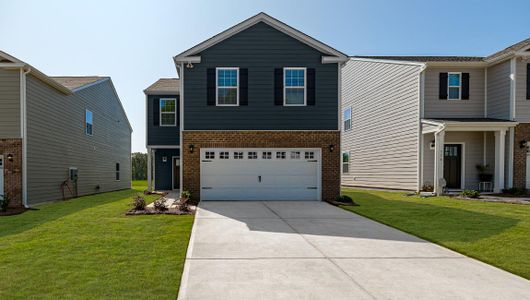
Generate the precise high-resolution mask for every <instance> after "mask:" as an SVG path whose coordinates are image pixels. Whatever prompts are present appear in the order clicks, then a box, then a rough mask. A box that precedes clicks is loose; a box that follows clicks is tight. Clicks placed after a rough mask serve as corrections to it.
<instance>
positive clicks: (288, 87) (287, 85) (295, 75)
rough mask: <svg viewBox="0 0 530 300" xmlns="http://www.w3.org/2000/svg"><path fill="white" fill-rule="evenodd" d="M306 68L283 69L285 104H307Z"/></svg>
mask: <svg viewBox="0 0 530 300" xmlns="http://www.w3.org/2000/svg"><path fill="white" fill-rule="evenodd" d="M305 73H306V69H305V68H285V69H283V78H284V85H283V99H284V103H283V104H284V105H287V106H288V105H292V106H303V105H306V89H305V81H306V80H305Z"/></svg>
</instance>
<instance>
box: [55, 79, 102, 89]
mask: <svg viewBox="0 0 530 300" xmlns="http://www.w3.org/2000/svg"><path fill="white" fill-rule="evenodd" d="M51 78H52V79H53V80H55V81H57V82H59V83H60V84H62V85H63V86H65V87H67V88H68V89H70V90H72V91H74V90H77V89H79V88H81V87H83V86H86V85H90V84H93V83H96V82H98V81H100V80H106V79H109V78H110V77H105V76H51Z"/></svg>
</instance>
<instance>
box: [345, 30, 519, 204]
mask: <svg viewBox="0 0 530 300" xmlns="http://www.w3.org/2000/svg"><path fill="white" fill-rule="evenodd" d="M529 58H530V39H527V40H524V41H522V42H520V43H517V44H515V45H512V46H510V47H508V48H506V49H505V50H502V51H500V52H497V53H494V54H492V55H490V56H487V57H460V56H450V57H447V56H390V57H388V56H387V57H381V56H363V57H359V56H358V57H351V58H350V59H349V60H348V62H347V63H346V64H344V66H343V68H342V86H343V89H342V96H341V97H342V106H343V107H342V109H343V132H342V147H343V151H344V152H343V167H342V184H343V185H347V186H365V187H379V188H390V189H405V190H416V191H419V190H422V189H428V186H432V187H433V188H434V191H435V192H436V193H438V194H440V193H442V192H443V191H444V190H447V191H451V190H462V189H475V190H482V191H495V192H499V191H501V190H502V189H504V188H510V187H517V188H530V174H529V171H530V162H529V161H528V160H529V157H530V156H529V154H528V148H529V147H528V146H530V143H527V141H529V140H530V124H529V123H530V101H529V100H530V79H529V78H530V77H529V75H528V73H529V68H530V67H529V63H530V61H529ZM486 165H487V166H488V168H487V170H486V171H484V170H482V171H479V170H478V168H477V166H486ZM488 177H489V178H488Z"/></svg>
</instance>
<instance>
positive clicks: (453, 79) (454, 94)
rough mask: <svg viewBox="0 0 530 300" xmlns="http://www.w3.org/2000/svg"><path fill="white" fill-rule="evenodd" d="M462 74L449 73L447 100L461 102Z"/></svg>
mask: <svg viewBox="0 0 530 300" xmlns="http://www.w3.org/2000/svg"><path fill="white" fill-rule="evenodd" d="M461 79H462V73H448V80H447V99H448V100H460V99H461V94H462V93H461V91H462V80H461Z"/></svg>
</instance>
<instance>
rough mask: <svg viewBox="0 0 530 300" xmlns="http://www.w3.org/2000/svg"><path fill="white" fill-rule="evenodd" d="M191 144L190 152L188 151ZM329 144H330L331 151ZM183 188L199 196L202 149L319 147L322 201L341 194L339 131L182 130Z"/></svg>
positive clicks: (197, 197) (194, 195) (198, 197)
mask: <svg viewBox="0 0 530 300" xmlns="http://www.w3.org/2000/svg"><path fill="white" fill-rule="evenodd" d="M189 145H193V146H194V149H193V153H190V151H189ZM329 145H333V146H334V149H333V152H330V150H329ZM182 147H183V149H182V164H183V166H182V167H183V170H182V172H183V178H182V180H183V190H188V191H190V192H191V193H192V196H193V197H194V199H195V200H199V199H200V178H201V175H200V149H201V148H320V149H321V152H322V200H335V198H336V197H337V196H338V195H340V164H341V152H340V133H339V132H338V131H183V132H182Z"/></svg>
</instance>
